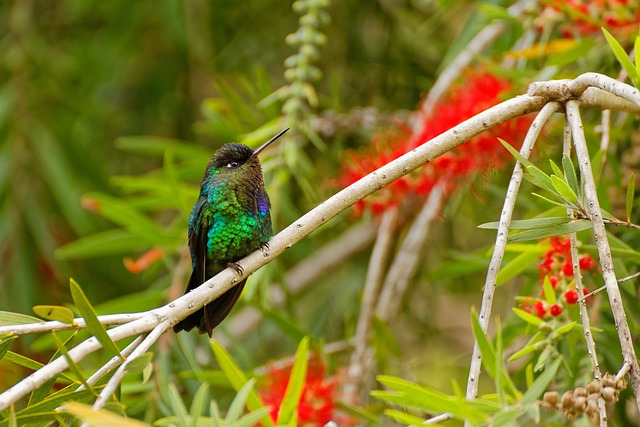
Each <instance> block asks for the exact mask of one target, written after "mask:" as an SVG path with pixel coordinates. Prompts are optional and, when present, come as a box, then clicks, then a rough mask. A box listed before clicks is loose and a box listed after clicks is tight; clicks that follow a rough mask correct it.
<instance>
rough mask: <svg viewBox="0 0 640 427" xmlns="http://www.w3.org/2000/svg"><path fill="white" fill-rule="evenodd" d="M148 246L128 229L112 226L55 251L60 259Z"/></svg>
mask: <svg viewBox="0 0 640 427" xmlns="http://www.w3.org/2000/svg"><path fill="white" fill-rule="evenodd" d="M148 247H149V242H147V241H145V240H142V239H140V236H138V235H136V234H133V233H132V232H130V231H127V230H122V229H117V228H114V229H112V230H107V231H104V232H102V233H96V234H92V235H89V236H86V237H82V238H80V239H78V240H75V241H73V242H71V243H68V244H66V245H64V246H62V247H60V248H58V249H57V250H56V252H55V256H56V257H57V258H58V259H61V260H72V259H87V258H94V257H100V256H108V255H121V254H126V253H131V252H134V251H137V250H140V249H145V248H148Z"/></svg>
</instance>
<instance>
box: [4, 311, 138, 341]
mask: <svg viewBox="0 0 640 427" xmlns="http://www.w3.org/2000/svg"><path fill="white" fill-rule="evenodd" d="M147 314H149V312H148V311H142V312H139V313H120V314H106V315H104V316H98V320H99V321H100V323H102V324H103V325H105V326H115V325H125V324H127V323H129V322H131V321H133V320H137V319H141V318H143V317H144V316H146V315H147ZM73 321H74V323H75V324H72V323H63V322H57V321H51V322H44V321H43V322H39V323H26V324H23V325H6V326H0V334H2V335H4V334H7V335H30V334H44V333H49V332H57V331H67V330H70V329H84V328H86V327H87V323H86V322H85V320H84V319H83V318H82V317H78V318H75V319H73Z"/></svg>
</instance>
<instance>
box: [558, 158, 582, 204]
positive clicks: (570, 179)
mask: <svg viewBox="0 0 640 427" xmlns="http://www.w3.org/2000/svg"><path fill="white" fill-rule="evenodd" d="M562 169H564V176H565V178H566V179H567V184H569V187H571V189H572V190H573V192H574V193H576V194H580V188H579V187H578V176H577V175H576V169H575V168H574V167H573V162H572V161H571V158H570V157H569V156H567V155H566V154H564V155H563V156H562Z"/></svg>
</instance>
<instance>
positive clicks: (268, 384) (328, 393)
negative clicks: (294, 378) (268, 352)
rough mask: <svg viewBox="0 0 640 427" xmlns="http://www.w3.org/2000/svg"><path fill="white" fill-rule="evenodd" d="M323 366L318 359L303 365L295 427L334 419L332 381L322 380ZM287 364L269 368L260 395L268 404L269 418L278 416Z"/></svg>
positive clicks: (321, 423) (334, 388) (285, 384)
mask: <svg viewBox="0 0 640 427" xmlns="http://www.w3.org/2000/svg"><path fill="white" fill-rule="evenodd" d="M325 371H326V369H325V366H324V364H323V363H322V361H321V360H320V359H318V358H314V359H311V360H310V361H309V365H308V367H307V377H306V379H305V384H304V388H303V390H302V395H301V396H300V402H299V403H298V424H297V425H299V426H324V425H325V424H326V423H328V422H329V421H331V420H332V419H334V410H335V399H336V396H335V395H336V385H337V384H336V381H335V380H334V379H325ZM290 376H291V366H287V367H285V368H272V369H269V372H268V373H267V376H266V378H265V383H264V386H263V391H262V392H261V393H260V397H261V398H262V401H263V402H264V404H265V405H266V406H270V407H271V413H270V415H271V418H272V419H273V421H274V422H275V421H276V420H277V418H278V412H279V411H280V405H281V404H282V399H283V398H284V394H285V392H286V390H287V385H288V384H289V378H290Z"/></svg>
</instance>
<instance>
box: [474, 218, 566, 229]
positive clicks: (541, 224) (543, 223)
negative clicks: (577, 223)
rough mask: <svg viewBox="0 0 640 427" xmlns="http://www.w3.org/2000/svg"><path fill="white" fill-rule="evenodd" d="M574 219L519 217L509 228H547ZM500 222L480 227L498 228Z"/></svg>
mask: <svg viewBox="0 0 640 427" xmlns="http://www.w3.org/2000/svg"><path fill="white" fill-rule="evenodd" d="M571 221H573V220H572V219H571V218H569V217H567V216H562V217H550V218H532V219H517V220H513V221H511V223H510V224H509V230H534V229H537V228H547V227H552V226H555V225H561V224H567V223H569V222H571ZM499 225H500V223H499V222H497V221H494V222H486V223H484V224H480V225H479V226H478V228H482V229H486V230H497V229H498V226H499Z"/></svg>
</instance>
